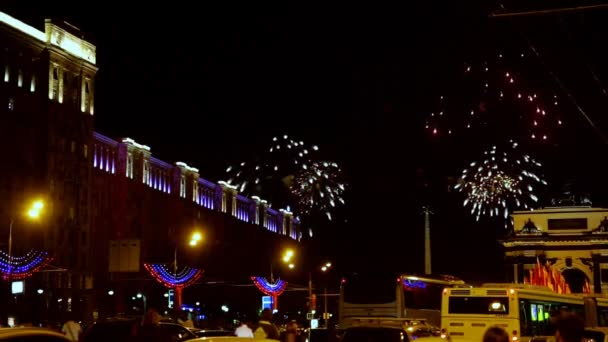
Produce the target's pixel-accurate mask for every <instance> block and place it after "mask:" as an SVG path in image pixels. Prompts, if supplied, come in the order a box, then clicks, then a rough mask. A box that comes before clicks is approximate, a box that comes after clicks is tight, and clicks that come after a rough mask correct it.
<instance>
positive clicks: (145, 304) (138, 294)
mask: <svg viewBox="0 0 608 342" xmlns="http://www.w3.org/2000/svg"><path fill="white" fill-rule="evenodd" d="M135 296H136V297H137V298H139V299H141V300H142V301H143V303H144V312H146V306H147V298H146V295H144V294H141V293H139V292H138V293H137V295H135ZM134 299H135V298H134Z"/></svg>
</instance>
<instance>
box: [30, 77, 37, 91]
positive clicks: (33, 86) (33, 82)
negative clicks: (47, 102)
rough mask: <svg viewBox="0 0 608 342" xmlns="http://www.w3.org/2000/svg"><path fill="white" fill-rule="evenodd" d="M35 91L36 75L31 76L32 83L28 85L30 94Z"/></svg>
mask: <svg viewBox="0 0 608 342" xmlns="http://www.w3.org/2000/svg"><path fill="white" fill-rule="evenodd" d="M35 91H36V74H32V82H31V83H30V92H31V93H33V92H35Z"/></svg>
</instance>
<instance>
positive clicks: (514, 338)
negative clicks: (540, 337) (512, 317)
mask: <svg viewBox="0 0 608 342" xmlns="http://www.w3.org/2000/svg"><path fill="white" fill-rule="evenodd" d="M511 340H512V341H517V340H519V337H517V330H513V337H511Z"/></svg>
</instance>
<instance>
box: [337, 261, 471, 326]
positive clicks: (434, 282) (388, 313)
mask: <svg viewBox="0 0 608 342" xmlns="http://www.w3.org/2000/svg"><path fill="white" fill-rule="evenodd" d="M453 286H460V287H461V286H468V285H466V283H465V282H464V281H462V280H461V279H458V278H456V277H453V276H447V275H437V276H431V275H426V276H416V275H412V274H396V273H395V274H386V273H367V274H362V273H358V274H352V275H349V276H347V277H345V278H343V279H342V284H341V286H340V301H339V308H338V315H339V321H338V324H339V326H340V327H341V328H346V327H348V326H350V325H352V321H353V319H355V318H361V317H368V318H374V317H387V318H408V319H424V320H426V322H427V323H428V324H430V325H434V326H436V327H439V326H440V319H441V294H442V291H443V289H444V288H445V287H453Z"/></svg>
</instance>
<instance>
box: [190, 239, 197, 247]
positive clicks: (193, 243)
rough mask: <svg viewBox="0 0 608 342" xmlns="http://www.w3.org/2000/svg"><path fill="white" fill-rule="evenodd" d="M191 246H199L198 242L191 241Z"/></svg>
mask: <svg viewBox="0 0 608 342" xmlns="http://www.w3.org/2000/svg"><path fill="white" fill-rule="evenodd" d="M189 244H190V246H192V247H194V246H196V245H197V242H196V240H190V243H189Z"/></svg>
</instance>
